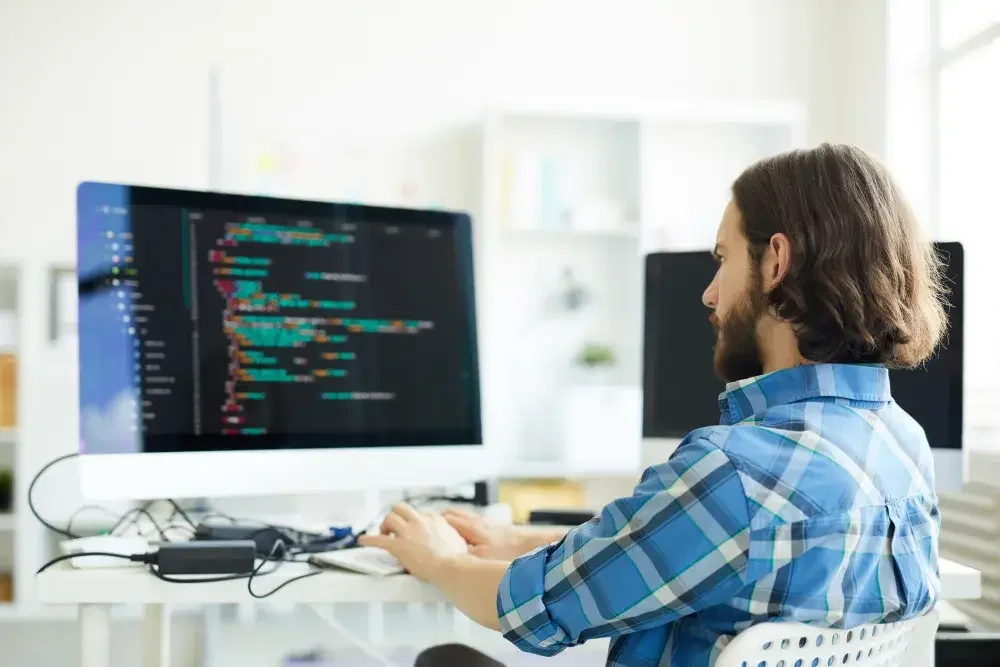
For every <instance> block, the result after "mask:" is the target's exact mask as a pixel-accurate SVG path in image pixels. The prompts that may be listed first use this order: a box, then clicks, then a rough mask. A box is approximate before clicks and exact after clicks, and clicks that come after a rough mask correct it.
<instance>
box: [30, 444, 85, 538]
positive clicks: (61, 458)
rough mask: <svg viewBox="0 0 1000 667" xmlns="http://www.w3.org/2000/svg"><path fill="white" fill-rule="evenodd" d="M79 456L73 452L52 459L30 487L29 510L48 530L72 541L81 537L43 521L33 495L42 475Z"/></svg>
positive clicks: (36, 475)
mask: <svg viewBox="0 0 1000 667" xmlns="http://www.w3.org/2000/svg"><path fill="white" fill-rule="evenodd" d="M79 455H80V453H79V452H73V453H72V454H64V455H62V456H59V457H57V458H54V459H52V460H51V461H49V462H48V463H46V464H45V465H44V466H43V467H42V469H41V470H39V471H38V472H37V473H35V477H34V479H32V480H31V484H29V485H28V509H29V510H30V511H31V513H32V514H33V515H34V516H35V518H36V519H38V523H40V524H42V525H43V526H45V527H46V528H48V529H49V530H51V531H52V532H54V533H58V534H59V535H62V536H63V537H68V538H70V539H72V540H75V539H77V538H79V537H80V536H79V535H76V534H74V533H72V532H70V531H68V530H66V529H63V528H59V527H57V526H53V525H52V524H51V523H49V522H48V521H46V520H45V519H43V518H42V515H41V514H39V513H38V510H37V509H35V503H34V501H33V500H32V495H33V491H34V490H35V484H37V483H38V480H39V478H40V477H41V476H42V473H44V472H45V471H46V470H48V469H49V468H51V467H52V466H54V465H55V464H57V463H59V462H61V461H65V460H66V459H72V458H76V457H77V456H79Z"/></svg>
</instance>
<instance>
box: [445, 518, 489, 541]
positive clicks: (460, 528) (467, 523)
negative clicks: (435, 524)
mask: <svg viewBox="0 0 1000 667" xmlns="http://www.w3.org/2000/svg"><path fill="white" fill-rule="evenodd" d="M442 516H443V518H444V520H445V521H447V522H448V523H449V524H450V525H451V527H452V528H454V529H455V530H456V531H457V532H458V534H459V535H461V536H462V539H463V540H465V541H466V542H469V543H470V544H479V543H480V542H482V541H483V534H482V531H480V530H479V528H478V526H477V525H476V523H475V522H474V521H472V520H470V519H467V518H466V517H462V516H457V515H454V514H446V515H442Z"/></svg>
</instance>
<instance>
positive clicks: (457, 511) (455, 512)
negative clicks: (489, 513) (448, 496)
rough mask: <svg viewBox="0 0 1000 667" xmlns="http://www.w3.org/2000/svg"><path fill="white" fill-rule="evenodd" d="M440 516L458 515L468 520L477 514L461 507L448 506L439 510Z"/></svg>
mask: <svg viewBox="0 0 1000 667" xmlns="http://www.w3.org/2000/svg"><path fill="white" fill-rule="evenodd" d="M441 516H444V517H449V516H460V517H462V518H464V519H469V520H472V519H476V518H478V516H477V515H475V514H473V513H472V512H467V511H465V510H461V509H458V508H455V507H449V508H448V509H446V510H445V511H443V512H441Z"/></svg>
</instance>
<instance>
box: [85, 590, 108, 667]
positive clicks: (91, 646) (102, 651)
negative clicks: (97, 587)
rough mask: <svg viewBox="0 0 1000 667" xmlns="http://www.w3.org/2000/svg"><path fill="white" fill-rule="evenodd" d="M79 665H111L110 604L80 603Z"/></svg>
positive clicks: (86, 666)
mask: <svg viewBox="0 0 1000 667" xmlns="http://www.w3.org/2000/svg"><path fill="white" fill-rule="evenodd" d="M77 626H78V627H79V630H80V667H111V606H110V605H106V604H82V605H80V618H79V620H78V622H77Z"/></svg>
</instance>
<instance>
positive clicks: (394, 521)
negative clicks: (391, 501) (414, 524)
mask: <svg viewBox="0 0 1000 667" xmlns="http://www.w3.org/2000/svg"><path fill="white" fill-rule="evenodd" d="M405 527H406V520H405V519H403V517H401V516H399V515H398V514H396V512H390V513H389V514H388V515H387V516H386V517H385V520H384V521H382V530H381V533H382V534H383V535H392V534H399V531H401V530H403V529H404V528H405Z"/></svg>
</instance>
